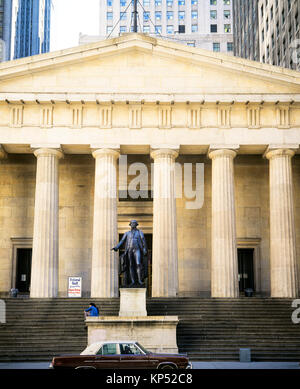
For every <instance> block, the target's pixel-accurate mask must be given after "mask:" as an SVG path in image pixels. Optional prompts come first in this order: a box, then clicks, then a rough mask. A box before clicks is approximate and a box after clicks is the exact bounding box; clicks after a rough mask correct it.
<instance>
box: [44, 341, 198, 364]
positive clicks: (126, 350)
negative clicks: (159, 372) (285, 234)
mask: <svg viewBox="0 0 300 389" xmlns="http://www.w3.org/2000/svg"><path fill="white" fill-rule="evenodd" d="M49 367H50V368H53V369H191V368H192V364H191V363H190V362H189V358H188V357H187V355H184V354H156V353H152V352H150V351H148V350H146V349H145V348H144V347H143V346H141V345H140V344H139V343H138V342H134V341H106V342H97V343H93V344H91V345H89V346H88V347H87V348H86V349H85V350H84V351H83V352H82V353H81V354H80V355H62V356H58V357H54V358H53V359H52V362H51V364H50V366H49Z"/></svg>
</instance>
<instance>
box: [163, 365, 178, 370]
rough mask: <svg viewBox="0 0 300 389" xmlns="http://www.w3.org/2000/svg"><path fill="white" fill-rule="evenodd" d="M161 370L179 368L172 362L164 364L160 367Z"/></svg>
mask: <svg viewBox="0 0 300 389" xmlns="http://www.w3.org/2000/svg"><path fill="white" fill-rule="evenodd" d="M159 368H160V369H161V370H167V369H172V370H174V369H177V367H176V366H175V365H171V364H166V365H162V366H160V367H159Z"/></svg>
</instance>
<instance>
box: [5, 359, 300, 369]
mask: <svg viewBox="0 0 300 389" xmlns="http://www.w3.org/2000/svg"><path fill="white" fill-rule="evenodd" d="M49 364H50V360H49V361H47V362H2V363H0V370H1V369H22V370H23V369H48V367H49ZM192 364H193V369H225V370H226V369H268V370H269V369H300V364H299V362H249V363H248V362H195V361H192Z"/></svg>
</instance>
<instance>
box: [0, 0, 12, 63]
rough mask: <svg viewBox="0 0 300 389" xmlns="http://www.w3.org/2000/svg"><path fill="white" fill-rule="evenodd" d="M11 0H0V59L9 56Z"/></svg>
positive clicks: (3, 59) (5, 58)
mask: <svg viewBox="0 0 300 389" xmlns="http://www.w3.org/2000/svg"><path fill="white" fill-rule="evenodd" d="M11 14H12V1H11V0H0V39H1V44H0V61H6V60H7V59H9V58H10V46H11Z"/></svg>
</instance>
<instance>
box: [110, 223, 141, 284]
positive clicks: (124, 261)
mask: <svg viewBox="0 0 300 389" xmlns="http://www.w3.org/2000/svg"><path fill="white" fill-rule="evenodd" d="M129 225H130V227H131V230H130V231H127V232H126V233H125V234H124V235H123V237H122V239H121V240H120V242H119V243H118V244H117V245H116V246H115V247H113V248H112V250H114V251H118V250H119V249H120V247H121V246H122V245H123V244H124V243H125V252H124V254H122V255H121V256H120V274H121V273H124V276H125V280H124V285H123V286H125V287H129V288H132V287H142V286H143V285H144V280H145V278H147V270H148V269H147V245H146V240H145V237H144V234H143V232H142V231H141V230H139V229H137V226H138V222H137V221H136V220H131V221H130V223H129Z"/></svg>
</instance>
